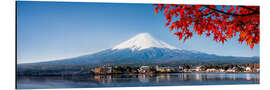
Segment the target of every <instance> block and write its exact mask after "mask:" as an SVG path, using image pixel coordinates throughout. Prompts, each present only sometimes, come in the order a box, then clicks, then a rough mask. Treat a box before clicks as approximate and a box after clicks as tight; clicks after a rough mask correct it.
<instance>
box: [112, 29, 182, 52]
mask: <svg viewBox="0 0 270 90" xmlns="http://www.w3.org/2000/svg"><path fill="white" fill-rule="evenodd" d="M153 47H156V48H168V49H178V48H176V47H173V46H171V45H169V44H167V43H165V42H163V41H160V40H156V39H155V38H153V37H152V36H151V35H150V34H149V33H140V34H138V35H136V36H134V37H132V38H131V39H129V40H127V41H124V42H123V43H121V44H119V45H117V46H115V47H113V48H112V49H113V50H115V49H126V48H129V49H131V50H143V49H146V48H153Z"/></svg>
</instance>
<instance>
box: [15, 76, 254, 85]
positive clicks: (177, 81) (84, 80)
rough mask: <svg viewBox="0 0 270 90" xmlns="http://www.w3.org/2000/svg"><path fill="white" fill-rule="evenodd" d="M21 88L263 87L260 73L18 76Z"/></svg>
mask: <svg viewBox="0 0 270 90" xmlns="http://www.w3.org/2000/svg"><path fill="white" fill-rule="evenodd" d="M17 80H18V81H17V87H18V88H91V87H131V86H181V85H227V84H259V74H258V73H170V74H115V75H94V76H90V75H89V76H40V77H33V76H31V77H30V76H27V77H22V76H18V79H17Z"/></svg>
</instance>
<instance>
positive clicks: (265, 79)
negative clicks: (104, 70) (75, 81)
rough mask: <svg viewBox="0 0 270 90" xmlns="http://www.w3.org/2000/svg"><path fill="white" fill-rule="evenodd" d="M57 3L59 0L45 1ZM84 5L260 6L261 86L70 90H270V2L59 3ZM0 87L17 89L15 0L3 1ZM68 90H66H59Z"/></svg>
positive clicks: (149, 0)
mask: <svg viewBox="0 0 270 90" xmlns="http://www.w3.org/2000/svg"><path fill="white" fill-rule="evenodd" d="M41 1H55V0H41ZM56 1H73V2H74V1H80V2H86V1H87V2H89V1H90V2H117V3H119V2H123V3H127V2H128V3H184V4H218V5H221V4H223V5H260V8H261V12H260V15H261V17H260V18H261V22H260V23H261V26H260V28H261V41H260V64H261V73H260V84H259V85H211V86H173V87H171V86H170V87H169V86H167V87H128V88H126V87H125V88H84V89H83V88H76V89H69V90H93V89H98V90H105V89H106V90H108V89H110V90H126V89H128V90H150V89H151V90H164V89H166V90H180V89H181V90H198V89H199V90H217V89H218V90H261V89H263V90H266V89H267V88H269V89H270V81H269V80H270V79H269V77H270V68H269V67H270V63H269V62H270V58H269V57H268V56H270V53H269V52H268V51H269V50H270V48H269V46H270V45H269V42H270V35H269V34H270V32H269V31H270V29H269V27H268V26H270V24H269V23H268V22H267V21H269V16H270V15H269V12H270V8H269V6H270V5H269V4H270V3H269V0H56ZM0 7H1V8H0V88H1V90H12V89H15V24H16V22H15V0H0ZM269 89H268V90H269ZM50 90H52V89H50ZM57 90H66V89H57Z"/></svg>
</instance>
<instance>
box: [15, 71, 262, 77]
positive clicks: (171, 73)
mask: <svg viewBox="0 0 270 90" xmlns="http://www.w3.org/2000/svg"><path fill="white" fill-rule="evenodd" d="M172 73H224V74H226V73H227V74H230V73H235V74H237V73H251V74H260V72H171V73H112V74H90V73H88V74H85V73H84V74H54V75H53V74H50V75H48V74H47V75H46V74H44V75H16V77H24V76H96V75H127V74H130V75H159V74H172Z"/></svg>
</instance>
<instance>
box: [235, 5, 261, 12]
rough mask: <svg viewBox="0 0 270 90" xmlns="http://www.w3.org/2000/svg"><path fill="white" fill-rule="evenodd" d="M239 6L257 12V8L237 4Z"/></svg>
mask: <svg viewBox="0 0 270 90" xmlns="http://www.w3.org/2000/svg"><path fill="white" fill-rule="evenodd" d="M239 7H242V8H245V9H248V10H251V11H254V12H258V13H259V11H258V10H255V9H253V8H249V7H246V6H239Z"/></svg>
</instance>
